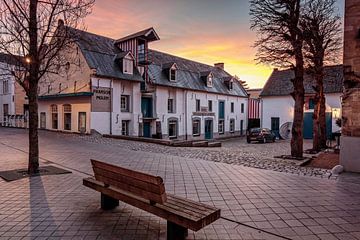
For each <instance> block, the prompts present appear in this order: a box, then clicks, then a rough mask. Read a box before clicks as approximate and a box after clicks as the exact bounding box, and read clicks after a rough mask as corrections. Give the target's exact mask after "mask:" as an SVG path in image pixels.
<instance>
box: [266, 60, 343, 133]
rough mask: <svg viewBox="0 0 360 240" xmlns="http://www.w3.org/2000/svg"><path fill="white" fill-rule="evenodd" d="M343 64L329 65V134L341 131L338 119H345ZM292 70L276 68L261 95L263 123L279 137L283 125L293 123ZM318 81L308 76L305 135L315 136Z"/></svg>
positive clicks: (325, 80) (327, 75)
mask: <svg viewBox="0 0 360 240" xmlns="http://www.w3.org/2000/svg"><path fill="white" fill-rule="evenodd" d="M342 69H343V68H342V66H340V65H338V66H329V67H326V68H325V79H324V88H325V99H326V118H327V134H328V137H330V136H331V133H333V132H337V131H339V130H340V127H339V126H338V125H337V124H336V121H337V120H338V119H340V118H341V97H342V86H343V71H342ZM292 78H293V72H292V71H291V70H283V71H279V70H274V71H273V73H272V74H271V76H270V78H269V79H268V81H267V82H266V84H265V87H264V89H263V91H262V93H261V94H260V97H261V111H262V113H261V116H262V117H261V126H262V127H264V128H269V129H272V130H273V131H275V132H276V133H277V134H278V136H279V135H280V132H279V131H280V129H281V127H282V126H285V125H289V124H288V123H292V121H293V117H294V99H293V98H292V97H291V96H290V93H291V91H292V83H291V79H292ZM314 85H315V83H314V81H313V79H312V78H311V77H310V76H309V75H305V79H304V87H305V106H304V130H303V133H304V138H312V129H313V126H312V115H313V112H314V102H313V97H314V92H313V89H312V86H314Z"/></svg>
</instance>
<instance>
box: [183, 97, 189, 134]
mask: <svg viewBox="0 0 360 240" xmlns="http://www.w3.org/2000/svg"><path fill="white" fill-rule="evenodd" d="M187 94H188V91H187V90H185V92H184V95H185V118H184V121H185V140H188V135H187V120H188V119H187V111H188V109H187Z"/></svg>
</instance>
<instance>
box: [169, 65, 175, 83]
mask: <svg viewBox="0 0 360 240" xmlns="http://www.w3.org/2000/svg"><path fill="white" fill-rule="evenodd" d="M172 72H173V73H174V74H173V73H172ZM173 77H174V78H173ZM169 80H170V81H171V82H176V68H174V67H172V68H170V69H169Z"/></svg>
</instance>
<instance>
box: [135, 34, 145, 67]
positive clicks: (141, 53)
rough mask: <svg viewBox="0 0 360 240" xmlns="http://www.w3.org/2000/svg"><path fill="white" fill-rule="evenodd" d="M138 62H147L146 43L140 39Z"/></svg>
mask: <svg viewBox="0 0 360 240" xmlns="http://www.w3.org/2000/svg"><path fill="white" fill-rule="evenodd" d="M137 50H138V51H137V52H138V59H137V60H138V62H143V61H145V41H143V40H140V39H139V45H138V49H137Z"/></svg>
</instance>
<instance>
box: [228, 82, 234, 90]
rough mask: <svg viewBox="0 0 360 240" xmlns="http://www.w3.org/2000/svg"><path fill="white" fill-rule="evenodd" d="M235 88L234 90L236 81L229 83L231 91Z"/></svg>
mask: <svg viewBox="0 0 360 240" xmlns="http://www.w3.org/2000/svg"><path fill="white" fill-rule="evenodd" d="M233 88H234V81H233V80H230V82H229V90H233Z"/></svg>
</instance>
